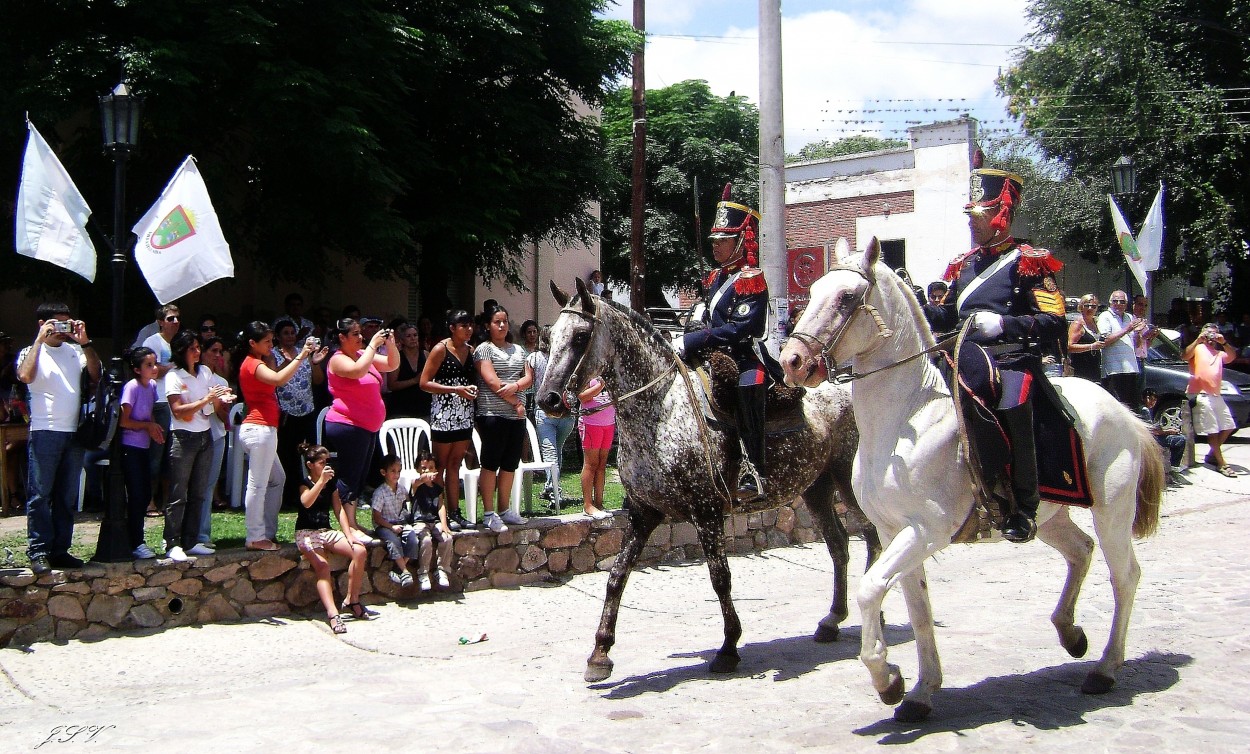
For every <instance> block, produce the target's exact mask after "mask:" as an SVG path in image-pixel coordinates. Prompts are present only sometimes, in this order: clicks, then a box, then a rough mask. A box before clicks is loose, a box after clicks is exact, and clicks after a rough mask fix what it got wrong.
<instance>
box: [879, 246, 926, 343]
mask: <svg viewBox="0 0 1250 754" xmlns="http://www.w3.org/2000/svg"><path fill="white" fill-rule="evenodd" d="M873 274H874V275H875V276H876V278H877V280H881V279H883V278H884V279H885V280H888V281H890V284H891V285H892V286H893V287H894V289H895V290H897V291H898V293H899V295H900V296H902V298H903V300H904V301H906V302H907V307H908V309H910V310H911V318H912V322H913V323H914V324H915V325H916V330H917V332H919V333H920V342H921V343H922V344H923V345H924V347H925V348H929V347H930V346H933V345H934V344H935V343H937V340H935V339H934V337H933V330H932V328H930V327H929V318H928V317H926V316H924V309H921V308H920V302H919V301H918V300H916V294H915V293H914V292H912V289H911V287H910V286H908V285H907V284H906V283H904V282H903V279H902V278H900V277H899V276H898V275H897V274H895V272H894V270H892V269H890V266H889V265H887V264H885V263H884V262H881V261H878V262H877V264H876V265H874V266H873Z"/></svg>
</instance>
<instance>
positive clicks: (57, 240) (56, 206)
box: [14, 121, 95, 283]
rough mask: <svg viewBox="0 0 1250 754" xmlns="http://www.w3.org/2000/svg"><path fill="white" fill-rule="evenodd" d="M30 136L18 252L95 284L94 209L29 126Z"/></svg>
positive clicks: (20, 202)
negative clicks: (89, 222) (90, 231)
mask: <svg viewBox="0 0 1250 754" xmlns="http://www.w3.org/2000/svg"><path fill="white" fill-rule="evenodd" d="M26 128H27V129H28V130H29V131H30V136H29V137H28V138H27V140H26V156H25V157H23V158H22V182H21V184H20V185H19V187H18V189H17V230H16V234H15V236H14V239H15V241H16V244H15V245H16V246H17V253H18V254H22V255H23V256H28V257H34V258H35V259H42V260H43V261H45V262H51V263H52V264H54V265H56V266H57V267H64V268H65V269H67V270H69V271H70V272H77V273H78V274H79V275H82V276H83V277H85V278H86V279H87V280H89V281H91V282H93V283H94V282H95V247H94V246H92V245H91V239H90V238H88V237H87V218H89V217H91V208H90V207H88V206H87V201H86V200H85V199H83V198H82V194H80V193H78V187H77V186H75V185H74V182H73V181H72V180H70V177H69V173H67V172H65V167H64V166H63V165H61V161H60V160H58V159H57V158H56V153H54V152H53V151H52V148H51V147H49V146H48V142H46V141H44V140H43V136H41V135H40V134H39V131H38V130H36V129H35V124H33V123H31V122H30V121H26Z"/></svg>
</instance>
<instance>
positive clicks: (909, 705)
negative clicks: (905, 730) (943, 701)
mask: <svg viewBox="0 0 1250 754" xmlns="http://www.w3.org/2000/svg"><path fill="white" fill-rule="evenodd" d="M932 711H933V708H932V707H930V706H929V705H927V704H925V703H924V702H917V701H915V700H914V699H904V700H903V703H902V704H900V705H898V706H897V707H895V708H894V720H895V722H899V723H919V722H923V721H924V720H926V719H928V717H929V713H930V712H932Z"/></svg>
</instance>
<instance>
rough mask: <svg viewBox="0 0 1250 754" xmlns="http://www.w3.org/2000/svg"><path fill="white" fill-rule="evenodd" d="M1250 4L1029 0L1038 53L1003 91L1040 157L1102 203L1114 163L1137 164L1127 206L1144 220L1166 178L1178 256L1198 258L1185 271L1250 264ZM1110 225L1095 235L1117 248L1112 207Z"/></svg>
mask: <svg viewBox="0 0 1250 754" xmlns="http://www.w3.org/2000/svg"><path fill="white" fill-rule="evenodd" d="M1247 5H1248V3H1247V2H1246V1H1245V0H1122V1H1121V0H1033V2H1031V3H1030V4H1029V6H1028V11H1027V12H1028V15H1029V17H1030V19H1031V20H1032V21H1033V23H1034V28H1035V31H1034V32H1033V34H1032V35H1031V37H1030V38H1029V39H1027V40H1026V41H1027V42H1028V43H1029V44H1030V47H1028V48H1025V49H1023V50H1021V51H1020V52H1019V53H1018V54H1017V56H1016V59H1015V61H1014V64H1013V65H1012V66H1011V67H1010V68H1009V69H1008V70H1007V71H1006V72H1005V73H1004V74H1003V75H1002V77H1001V78H1000V79H999V82H998V85H999V89H1000V91H1001V92H1002V93H1003V94H1005V95H1006V96H1007V97H1008V98H1009V101H1010V109H1011V112H1012V113H1013V115H1015V116H1016V117H1018V118H1019V119H1020V120H1021V123H1022V125H1023V127H1024V130H1025V131H1026V132H1027V133H1028V134H1029V135H1030V136H1031V137H1033V138H1034V139H1035V140H1036V142H1037V144H1038V145H1040V147H1041V149H1042V151H1043V152H1044V155H1045V156H1046V157H1049V158H1054V159H1056V160H1059V161H1060V162H1061V163H1062V164H1063V165H1064V166H1065V167H1066V172H1065V174H1064V175H1062V176H1061V177H1062V178H1064V179H1065V180H1071V181H1074V182H1075V183H1077V184H1082V185H1084V186H1087V187H1088V189H1089V190H1090V191H1096V192H1098V193H1105V192H1106V191H1107V190H1109V182H1110V179H1109V177H1108V174H1109V169H1110V166H1111V165H1112V163H1113V162H1115V160H1116V159H1117V158H1118V157H1119V156H1120V155H1121V154H1127V155H1129V156H1131V157H1132V158H1133V160H1134V161H1135V163H1136V165H1137V170H1138V192H1139V193H1138V194H1137V195H1136V196H1135V197H1132V198H1128V200H1127V202H1126V204H1125V210H1126V214H1128V215H1130V216H1131V218H1132V219H1133V220H1136V221H1140V220H1141V218H1142V216H1143V215H1144V214H1145V209H1146V206H1147V205H1148V204H1149V202H1150V200H1151V199H1152V198H1153V196H1154V193H1155V187H1157V185H1158V182H1159V181H1160V180H1162V181H1163V182H1164V184H1165V185H1166V186H1167V199H1168V203H1167V207H1166V213H1165V214H1166V217H1167V223H1168V234H1167V240H1168V246H1169V247H1175V245H1176V244H1177V243H1183V244H1184V246H1185V247H1186V249H1187V250H1188V252H1189V253H1187V254H1186V256H1185V257H1184V259H1183V260H1182V261H1181V262H1179V263H1178V262H1177V261H1175V260H1176V256H1175V255H1170V256H1171V259H1172V260H1173V261H1172V262H1171V264H1170V269H1171V271H1173V272H1176V273H1184V272H1191V271H1201V270H1202V269H1205V267H1206V266H1207V265H1208V264H1209V263H1210V262H1211V260H1212V259H1214V260H1215V261H1228V262H1234V263H1235V262H1236V261H1237V260H1239V259H1240V258H1242V256H1243V255H1244V252H1243V245H1242V239H1243V238H1244V237H1245V236H1246V231H1247V226H1248V223H1250V205H1248V204H1247V194H1246V191H1245V181H1246V176H1247V174H1248V171H1250V155H1248V154H1247V153H1246V141H1247V136H1248V135H1250V131H1248V130H1247V126H1246V125H1245V123H1246V120H1245V116H1244V115H1242V114H1241V113H1242V112H1244V111H1246V110H1247V109H1250V108H1246V107H1245V103H1246V102H1247V101H1248V100H1247V99H1246V96H1247V90H1246V89H1245V87H1247V86H1250V75H1248V74H1250V69H1248V64H1247V61H1248V60H1250V58H1248V53H1250V37H1248V36H1247V32H1250V16H1248V15H1247V13H1246V11H1247V10H1250V8H1247V7H1246V6H1247ZM1103 205H1104V207H1105V196H1104V197H1103ZM1102 216H1103V220H1102V221H1101V222H1100V228H1105V229H1106V230H1105V231H1102V230H1100V231H1099V233H1098V234H1097V237H1098V238H1099V243H1101V244H1103V248H1104V249H1105V250H1108V251H1111V250H1114V248H1115V247H1114V245H1113V242H1112V241H1111V240H1110V239H1112V238H1113V235H1112V234H1111V232H1110V221H1109V219H1107V214H1106V212H1105V209H1104V211H1103V214H1102ZM1082 224H1083V222H1082ZM1074 225H1075V223H1074ZM1087 230H1088V229H1087V228H1082V230H1081V233H1085V232H1086V231H1087ZM1167 258H1168V257H1166V256H1165V259H1167ZM1165 269H1167V268H1165Z"/></svg>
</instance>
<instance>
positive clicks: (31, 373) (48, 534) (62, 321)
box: [17, 303, 100, 575]
mask: <svg viewBox="0 0 1250 754" xmlns="http://www.w3.org/2000/svg"><path fill="white" fill-rule="evenodd" d="M36 317H37V318H38V320H39V331H38V333H37V334H36V336H35V342H34V344H33V345H31V346H30V347H29V348H25V349H23V350H22V353H21V354H20V355H19V356H18V360H17V378H18V379H19V380H21V381H22V382H23V383H24V384H25V385H27V386H28V388H29V390H30V440H29V443H28V445H27V450H28V454H29V455H28V463H27V474H26V493H27V502H26V537H27V540H28V542H29V545H28V549H27V553H28V554H29V555H30V567H31V570H32V571H34V572H35V573H36V574H40V575H42V574H45V573H47V572H48V571H50V570H52V568H54V567H55V568H80V567H82V565H83V562H82V561H81V560H79V559H78V558H76V557H74V556H73V555H70V554H69V546H70V544H71V542H72V540H73V537H74V512H75V511H76V510H77V508H78V479H79V475H80V474H81V473H82V461H83V449H82V447H81V446H80V445H78V443H77V442H76V441H75V438H74V435H75V433H76V432H77V430H78V413H79V406H80V405H81V403H82V374H83V370H84V369H85V370H87V374H88V376H89V377H90V378H91V381H92V382H98V381H99V379H100V357H99V356H97V355H96V352H95V349H94V348H92V345H91V339H90V338H89V337H87V326H86V324H85V323H83V322H81V321H79V320H74V319H71V318H70V312H69V307H68V306H66V305H65V304H62V303H45V304H41V305H40V306H39V308H38V309H37V310H36Z"/></svg>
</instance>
